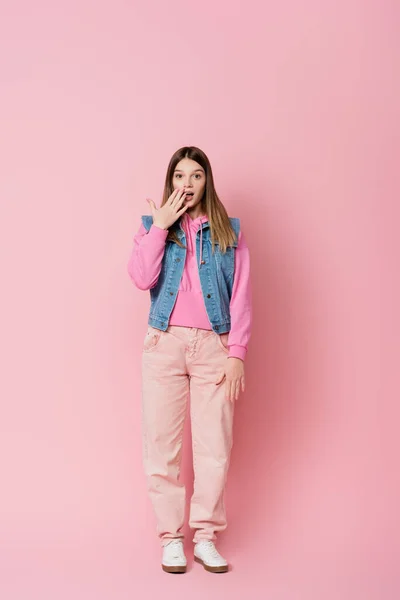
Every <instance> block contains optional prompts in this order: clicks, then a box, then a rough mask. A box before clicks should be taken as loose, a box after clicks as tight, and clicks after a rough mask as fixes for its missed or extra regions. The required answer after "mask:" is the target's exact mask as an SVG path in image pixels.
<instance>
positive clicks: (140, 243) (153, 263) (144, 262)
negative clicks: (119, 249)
mask: <svg viewBox="0 0 400 600" xmlns="http://www.w3.org/2000/svg"><path fill="white" fill-rule="evenodd" d="M167 236H168V230H166V229H161V228H160V227H157V226H156V225H152V226H151V227H150V229H149V231H147V230H146V228H145V227H144V225H143V223H142V224H141V226H140V229H139V231H138V232H137V234H136V235H135V237H134V240H133V250H132V253H131V256H130V258H129V262H128V273H129V276H130V278H131V279H132V281H133V282H134V284H135V285H136V287H138V288H139V289H140V290H149V289H150V288H152V287H154V286H155V285H156V283H157V281H158V277H159V275H160V271H161V264H162V259H163V256H164V251H165V241H166V239H167Z"/></svg>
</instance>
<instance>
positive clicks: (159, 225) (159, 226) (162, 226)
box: [153, 221, 168, 231]
mask: <svg viewBox="0 0 400 600" xmlns="http://www.w3.org/2000/svg"><path fill="white" fill-rule="evenodd" d="M153 225H155V226H156V227H158V229H163V230H164V231H166V230H167V229H168V227H166V226H165V224H163V223H158V222H157V221H153Z"/></svg>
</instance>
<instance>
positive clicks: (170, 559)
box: [161, 539, 187, 573]
mask: <svg viewBox="0 0 400 600" xmlns="http://www.w3.org/2000/svg"><path fill="white" fill-rule="evenodd" d="M161 566H162V568H163V570H164V571H166V572H167V573H185V572H186V566H187V561H186V556H185V553H184V551H183V543H182V540H179V539H176V540H175V539H174V540H171V541H170V542H168V544H167V545H166V546H164V549H163V558H162V565H161Z"/></svg>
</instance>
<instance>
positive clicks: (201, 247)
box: [183, 214, 205, 266]
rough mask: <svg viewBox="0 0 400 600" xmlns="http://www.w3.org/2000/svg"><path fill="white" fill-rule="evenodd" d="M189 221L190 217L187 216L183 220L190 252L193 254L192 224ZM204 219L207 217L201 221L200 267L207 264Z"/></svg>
mask: <svg viewBox="0 0 400 600" xmlns="http://www.w3.org/2000/svg"><path fill="white" fill-rule="evenodd" d="M189 219H190V217H189V215H187V214H185V215H184V219H183V226H184V229H185V233H186V238H187V243H188V246H190V252H193V241H192V234H191V232H190V228H191V223H190V221H189ZM204 219H205V217H201V219H200V261H199V266H200V265H204V264H205V262H204V260H203V221H204Z"/></svg>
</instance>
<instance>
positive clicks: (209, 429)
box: [142, 326, 234, 546]
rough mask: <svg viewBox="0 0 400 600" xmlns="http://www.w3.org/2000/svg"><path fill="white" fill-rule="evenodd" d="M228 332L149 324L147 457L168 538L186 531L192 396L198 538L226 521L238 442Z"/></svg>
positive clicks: (162, 531)
mask: <svg viewBox="0 0 400 600" xmlns="http://www.w3.org/2000/svg"><path fill="white" fill-rule="evenodd" d="M227 339H228V334H227V333H226V334H222V335H218V334H216V333H214V331H207V330H205V329H197V328H194V327H178V326H169V327H168V329H167V331H160V330H158V329H154V328H152V327H148V330H147V334H146V338H145V341H144V345H143V354H142V411H143V412H142V416H143V421H142V431H143V462H144V469H145V474H146V481H147V486H148V490H149V495H150V499H151V502H152V505H153V509H154V512H155V516H156V522H157V533H158V536H159V538H160V540H161V545H163V546H164V545H165V544H166V543H168V541H170V540H171V539H172V538H183V534H182V532H181V529H182V527H183V524H184V512H185V486H184V484H183V483H182V482H181V481H180V480H179V476H180V465H181V451H182V438H183V427H184V421H185V415H186V407H187V402H188V401H189V398H190V420H191V430H192V448H193V470H194V492H193V496H192V498H191V502H190V516H189V526H190V527H191V528H192V529H193V530H195V533H194V538H193V541H194V542H197V541H199V540H201V539H208V540H215V539H216V532H219V531H223V530H224V529H226V526H227V522H226V511H225V504H224V488H225V483H226V477H227V473H228V468H229V461H230V453H231V448H232V426H233V414H234V402H232V401H231V400H229V399H226V398H225V380H224V381H223V382H222V383H220V384H219V385H216V382H217V381H218V379H219V377H220V375H221V373H222V372H223V371H224V369H225V367H226V361H227V360H228V349H227V347H226V343H227Z"/></svg>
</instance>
